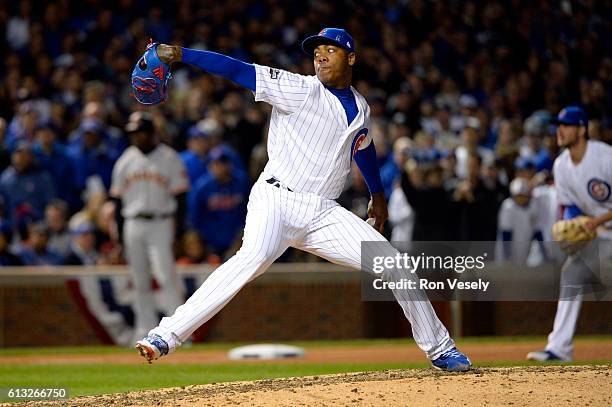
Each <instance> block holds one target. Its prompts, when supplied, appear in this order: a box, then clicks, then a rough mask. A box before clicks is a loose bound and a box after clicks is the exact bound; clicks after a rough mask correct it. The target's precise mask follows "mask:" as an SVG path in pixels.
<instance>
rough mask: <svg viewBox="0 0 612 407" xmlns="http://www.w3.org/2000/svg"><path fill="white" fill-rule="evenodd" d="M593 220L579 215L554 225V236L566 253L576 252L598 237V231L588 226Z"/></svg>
mask: <svg viewBox="0 0 612 407" xmlns="http://www.w3.org/2000/svg"><path fill="white" fill-rule="evenodd" d="M590 220H591V218H590V217H588V216H578V217H576V218H573V219H569V220H561V221H559V222H557V223H555V224H554V225H553V228H552V237H553V239H554V240H555V241H557V242H559V244H560V246H561V249H562V250H563V251H564V252H566V253H569V254H571V253H575V252H576V251H578V250H579V249H580V248H582V247H583V246H585V245H586V244H587V243H588V242H589V241H591V240H593V239H595V237H597V231H595V230H590V229H589V228H587V227H586V224H587V222H589V221H590Z"/></svg>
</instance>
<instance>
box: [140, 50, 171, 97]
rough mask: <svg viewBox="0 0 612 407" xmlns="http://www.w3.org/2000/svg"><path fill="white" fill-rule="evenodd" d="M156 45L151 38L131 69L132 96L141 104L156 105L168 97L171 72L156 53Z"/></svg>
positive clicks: (168, 66)
mask: <svg viewBox="0 0 612 407" xmlns="http://www.w3.org/2000/svg"><path fill="white" fill-rule="evenodd" d="M158 45H159V44H158V43H157V42H153V41H152V40H151V42H149V45H147V49H146V50H145V53H144V54H143V56H142V57H141V58H140V59H139V60H138V63H136V66H135V67H134V70H133V71H132V90H133V91H134V97H135V98H136V100H137V101H139V102H140V103H142V104H143V105H156V104H158V103H162V102H165V101H166V99H168V81H169V80H170V78H171V77H172V74H171V73H170V65H169V64H165V63H163V62H162V61H161V60H160V59H159V56H158V55H157V46H158Z"/></svg>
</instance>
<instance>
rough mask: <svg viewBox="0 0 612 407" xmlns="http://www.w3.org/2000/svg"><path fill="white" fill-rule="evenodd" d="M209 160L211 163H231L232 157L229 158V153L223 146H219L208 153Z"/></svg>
mask: <svg viewBox="0 0 612 407" xmlns="http://www.w3.org/2000/svg"><path fill="white" fill-rule="evenodd" d="M208 158H209V160H210V161H224V162H229V161H230V159H231V157H230V156H229V154H228V153H227V151H225V149H224V148H223V146H218V147H215V148H213V149H212V150H210V152H209V153H208Z"/></svg>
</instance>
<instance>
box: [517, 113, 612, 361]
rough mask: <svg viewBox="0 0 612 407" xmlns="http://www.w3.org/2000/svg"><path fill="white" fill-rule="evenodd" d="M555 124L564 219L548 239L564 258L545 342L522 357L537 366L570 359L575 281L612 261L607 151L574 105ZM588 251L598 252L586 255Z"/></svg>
mask: <svg viewBox="0 0 612 407" xmlns="http://www.w3.org/2000/svg"><path fill="white" fill-rule="evenodd" d="M556 123H557V124H558V126H559V127H558V128H557V143H558V144H559V147H562V148H563V147H565V151H563V152H562V153H561V155H560V156H559V157H558V158H557V159H556V160H555V163H554V167H553V171H554V177H555V187H556V189H557V200H558V202H559V204H560V205H562V208H563V217H564V220H562V221H559V222H557V223H555V225H554V226H553V230H552V237H553V239H554V240H556V241H558V242H559V244H560V246H561V247H562V248H563V249H564V251H566V252H567V253H568V257H567V259H566V260H565V263H564V264H563V267H562V269H561V290H560V294H559V302H558V303H557V314H556V315H555V322H554V324H553V331H552V332H551V333H550V335H548V344H547V345H546V348H545V349H544V350H543V351H537V352H530V353H529V354H527V359H529V360H537V361H541V362H543V361H559V360H561V361H571V360H572V358H573V344H572V340H573V336H574V331H575V330H576V322H577V320H578V315H579V313H580V307H581V305H582V299H583V289H584V285H583V284H581V282H583V281H585V279H586V280H588V277H589V275H590V274H591V275H592V274H595V273H596V272H597V270H598V269H599V267H600V262H601V260H602V259H604V260H605V259H610V258H611V257H612V250H611V249H612V244H611V243H612V242H611V240H612V230H610V228H611V227H612V224H611V223H612V222H611V221H612V199H610V184H611V183H612V147H610V146H609V145H607V144H605V143H602V142H600V141H595V140H589V139H588V133H587V130H588V117H587V114H586V112H585V111H584V110H583V109H582V108H580V107H578V106H568V107H566V108H565V109H563V110H561V112H559V115H558V116H557V118H556ZM593 239H597V241H595V242H593ZM589 242H590V243H589ZM593 247H597V248H598V253H593V251H591V250H592V248H593Z"/></svg>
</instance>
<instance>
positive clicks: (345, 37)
mask: <svg viewBox="0 0 612 407" xmlns="http://www.w3.org/2000/svg"><path fill="white" fill-rule="evenodd" d="M302 48H303V49H304V51H305V52H306V53H307V54H308V55H309V56H311V57H312V58H313V62H314V68H315V72H316V76H303V75H298V74H294V73H291V72H287V71H283V70H280V69H275V68H270V67H266V66H260V65H254V64H247V63H244V62H241V61H237V60H235V59H232V58H229V57H227V56H224V55H221V54H217V53H213V52H207V51H196V50H191V49H187V48H180V47H176V46H165V45H159V46H158V49H157V51H158V55H159V57H160V59H161V60H162V61H163V62H165V63H171V62H176V61H182V62H185V63H188V64H191V65H195V66H198V67H200V68H202V69H204V70H206V71H208V72H210V73H215V74H218V75H221V76H223V77H225V78H228V79H230V80H232V81H234V82H236V83H238V84H240V85H242V86H244V87H246V88H248V89H250V90H251V91H253V93H254V95H255V100H256V101H265V102H267V103H269V104H271V105H272V106H273V109H272V115H271V118H270V126H269V132H268V155H269V161H268V164H267V165H266V167H265V169H264V172H263V173H262V174H261V176H260V177H259V180H258V181H257V182H256V183H255V185H254V186H253V189H252V191H251V194H250V197H249V203H248V214H247V218H246V225H245V229H244V238H243V245H242V247H241V249H240V250H239V251H238V253H237V254H236V255H235V256H233V257H232V258H231V259H229V260H228V261H227V262H226V263H224V264H223V265H222V266H220V267H219V268H218V269H216V270H215V272H214V273H213V274H212V275H211V276H210V277H209V278H208V279H207V280H206V281H205V282H204V284H203V285H202V286H201V287H200V288H199V289H198V290H197V291H196V292H195V293H194V295H193V296H192V297H191V298H190V299H189V300H188V301H187V302H186V303H185V304H184V305H182V306H180V307H179V308H178V309H177V310H176V312H175V313H174V315H173V316H171V317H168V318H164V319H162V321H161V323H160V325H159V326H158V327H156V328H155V329H153V330H152V331H151V332H150V333H149V335H148V336H147V337H146V338H144V339H142V340H140V341H138V343H137V345H136V347H137V348H138V350H139V351H140V353H141V355H142V356H143V357H145V358H146V359H147V360H149V361H151V360H153V359H157V358H158V357H160V356H163V355H165V354H167V353H169V352H172V351H173V350H174V349H176V348H177V347H178V346H180V345H181V343H182V342H183V341H185V340H186V339H187V338H188V337H189V336H190V335H191V333H192V332H193V331H194V330H195V329H197V328H198V327H199V326H200V325H202V324H203V323H205V322H206V321H207V320H209V319H210V318H212V316H213V315H215V314H216V313H217V312H218V311H219V310H221V308H223V307H224V306H225V305H226V304H227V303H228V302H229V301H230V300H231V299H232V298H233V297H234V295H236V294H237V293H238V291H239V290H240V289H241V288H242V287H243V286H244V285H245V284H246V283H248V282H249V281H251V280H252V279H254V278H255V277H257V276H258V275H260V274H262V273H263V272H264V271H265V270H266V269H267V268H268V266H269V265H270V264H272V263H273V262H274V260H275V259H276V258H278V257H279V256H280V255H281V254H282V253H283V252H284V251H285V250H286V249H287V248H288V247H290V246H291V247H295V248H298V249H302V250H305V251H308V252H310V253H313V254H316V255H318V256H321V257H323V258H325V259H327V260H329V261H331V262H334V263H337V264H341V265H344V266H349V267H352V268H355V269H360V268H361V252H360V248H361V242H362V241H370V242H378V243H379V246H378V247H377V249H376V251H377V253H376V254H375V255H377V256H395V254H397V251H396V250H395V249H394V248H393V247H392V246H391V245H390V244H389V243H388V242H387V241H386V239H385V238H384V237H383V236H382V235H381V234H380V233H379V231H381V230H382V228H383V227H384V223H385V221H386V220H387V217H388V215H387V204H386V202H385V198H384V192H383V188H382V182H381V180H380V174H379V171H378V165H377V162H376V151H375V149H374V144H373V143H372V135H371V132H370V131H369V130H370V126H371V124H370V108H369V106H368V104H367V102H366V101H365V99H364V98H363V96H362V95H360V94H359V93H358V92H357V91H356V90H355V89H354V88H352V87H351V86H350V84H351V79H352V67H353V65H354V64H355V61H356V54H355V48H354V42H353V39H352V38H351V36H350V35H349V34H348V33H347V32H346V31H345V30H342V29H336V28H326V29H324V30H322V31H321V32H320V33H319V34H318V35H315V36H312V37H309V38H307V39H306V40H305V41H304V42H303V44H302ZM353 160H355V162H356V163H357V165H358V167H359V169H360V171H361V172H362V174H363V176H364V179H365V181H366V183H367V185H368V188H369V190H370V193H371V201H370V204H371V205H370V208H369V211H368V216H370V218H373V219H374V225H373V226H374V227H371V226H369V225H368V224H367V223H366V222H364V221H363V220H362V219H360V218H358V217H357V216H356V215H354V214H352V213H351V212H349V211H348V210H346V209H345V208H343V207H341V206H340V205H339V204H338V203H337V202H336V201H335V199H337V198H338V196H339V195H340V193H341V191H342V188H343V186H344V184H345V182H346V178H347V176H348V174H349V171H350V168H351V162H352V161H353ZM370 271H371V270H370ZM392 271H393V272H394V271H395V270H392ZM410 277H412V278H414V275H410ZM393 294H394V295H395V297H396V299H397V300H398V302H399V304H400V305H401V307H402V308H403V310H404V314H405V315H406V317H407V318H408V320H409V321H410V323H411V325H412V332H413V336H414V339H415V341H416V343H417V344H418V346H419V347H420V348H421V349H422V350H423V351H424V352H425V353H426V354H427V356H428V357H429V358H430V359H431V360H432V364H433V365H434V367H436V368H439V369H445V370H451V371H465V370H469V369H470V367H471V362H470V361H469V359H468V358H467V357H466V356H465V355H463V354H462V353H461V352H459V351H458V350H457V349H456V348H455V345H454V342H453V340H452V339H451V338H450V336H449V333H448V331H447V330H446V328H445V327H444V325H443V324H442V323H441V322H440V320H439V319H438V317H437V316H436V314H435V311H434V310H433V307H432V306H431V304H430V302H429V301H428V299H427V295H426V294H425V293H424V292H423V291H420V290H414V291H412V290H395V291H394V292H393Z"/></svg>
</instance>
